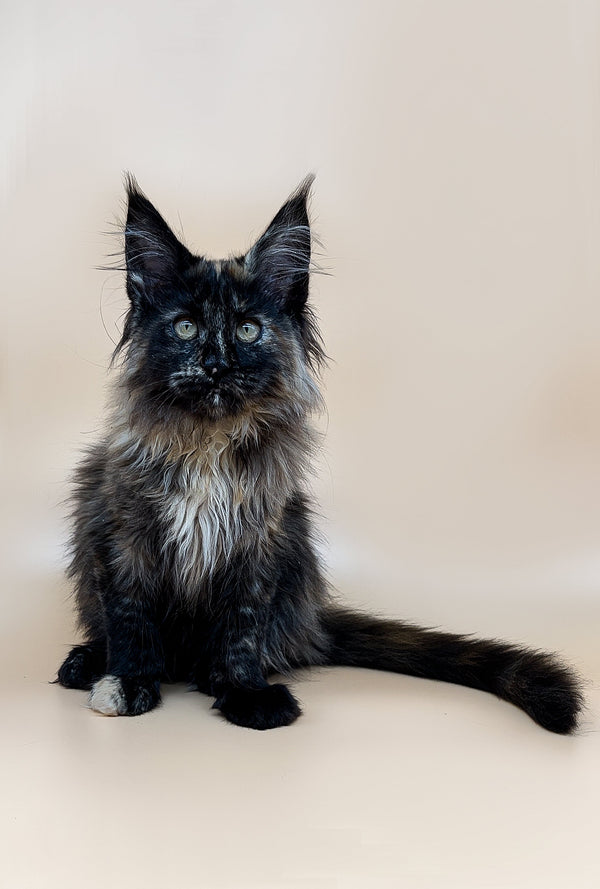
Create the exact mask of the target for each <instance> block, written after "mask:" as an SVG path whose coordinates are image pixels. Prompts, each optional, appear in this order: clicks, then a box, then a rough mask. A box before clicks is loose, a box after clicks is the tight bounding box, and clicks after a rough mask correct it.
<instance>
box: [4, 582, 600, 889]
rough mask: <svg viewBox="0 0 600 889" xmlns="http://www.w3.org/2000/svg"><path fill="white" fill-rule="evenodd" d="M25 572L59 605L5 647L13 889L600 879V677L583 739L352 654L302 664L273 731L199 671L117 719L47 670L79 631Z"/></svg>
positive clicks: (593, 882)
mask: <svg viewBox="0 0 600 889" xmlns="http://www.w3.org/2000/svg"><path fill="white" fill-rule="evenodd" d="M13 581H14V591H15V594H18V595H19V596H22V597H23V599H24V600H28V602H29V605H30V606H31V605H32V604H33V603H34V602H35V601H39V602H40V603H42V602H45V605H46V607H45V609H44V608H41V607H40V609H39V611H38V614H39V615H40V617H39V619H38V621H37V622H36V621H31V619H29V620H28V621H26V622H25V623H24V625H23V626H22V627H21V628H20V630H18V631H17V632H15V633H13V636H12V639H11V640H9V641H8V643H7V644H5V646H4V655H6V658H7V661H8V663H7V665H6V668H5V670H4V684H3V687H2V689H1V695H2V722H3V730H2V734H1V738H2V757H1V771H2V797H3V802H2V810H3V814H2V829H1V833H0V837H1V843H2V846H3V852H2V855H1V857H0V869H1V875H0V885H1V886H2V887H6V889H46V887H55V886H56V887H59V886H60V887H61V889H71V887H73V889H75V887H78V889H79V887H81V886H86V889H112V887H115V889H121V887H127V889H138V887H140V889H141V887H144V889H154V887H156V889H159V887H160V889H165V887H173V889H196V887H207V889H212V887H214V889H230V887H231V889H234V887H235V889H251V887H252V889H253V887H257V889H259V887H260V889H287V887H300V886H302V887H310V889H313V887H314V889H320V887H328V889H329V887H344V889H346V887H361V889H362V887H396V886H403V887H411V889H412V887H414V889H421V887H461V889H471V887H473V889H481V887H502V889H508V887H544V889H597V887H598V886H599V885H600V863H599V859H600V856H599V853H598V836H599V827H600V817H599V814H598V812H599V806H598V801H599V799H600V743H599V736H598V727H599V724H598V715H597V714H598V710H599V709H600V696H599V695H598V688H597V685H596V686H595V685H594V683H593V682H588V685H587V698H588V704H589V709H588V712H587V714H586V716H585V718H584V721H583V724H582V727H581V729H580V731H579V733H578V734H577V735H576V736H575V737H572V738H563V737H557V736H554V735H552V734H549V733H546V732H544V731H542V730H541V729H539V728H538V727H537V726H535V725H534V723H533V722H531V721H530V720H529V719H528V718H527V717H526V716H524V715H523V714H522V713H520V712H519V711H518V710H517V709H515V708H514V707H511V706H509V705H508V704H505V703H503V702H500V701H498V700H496V699H495V698H493V697H491V696H489V695H485V694H481V693H477V692H475V691H471V690H468V689H464V688H458V687H452V686H448V685H444V684H442V683H433V682H426V681H423V680H417V679H412V678H409V677H402V676H394V675H390V674H384V673H370V672H367V671H363V670H345V669H331V670H323V671H321V672H318V673H313V674H311V675H310V676H309V675H306V674H305V675H300V676H299V677H298V681H297V682H296V683H295V690H296V692H297V694H298V695H299V697H300V698H301V700H302V702H303V705H304V709H305V713H304V715H303V716H302V718H301V719H300V720H299V721H298V722H297V723H296V724H295V725H294V726H291V727H288V728H285V729H280V730H277V731H273V732H253V731H250V730H243V729H240V728H236V727H234V726H231V725H229V724H227V723H226V722H224V721H223V720H222V719H221V718H220V716H219V715H218V714H217V713H216V712H215V711H211V709H210V701H209V699H208V698H206V697H204V696H201V695H199V694H197V693H192V692H190V691H188V690H187V689H186V688H184V687H183V686H171V687H166V688H165V689H164V703H163V705H162V706H161V707H160V708H159V709H158V710H156V711H155V712H153V713H151V714H148V715H146V716H143V717H140V718H137V719H127V718H117V719H111V718H105V717H101V716H98V715H96V714H94V713H92V712H91V711H90V710H88V709H87V707H86V695H85V693H83V692H77V691H66V690H64V689H62V688H60V687H58V686H56V685H50V684H48V679H49V678H51V677H52V676H53V672H54V670H55V668H56V666H57V664H58V662H59V660H60V658H61V656H62V655H63V653H64V651H65V650H66V644H67V642H68V641H69V639H70V638H71V630H70V627H69V620H70V619H69V613H68V607H67V604H66V602H65V601H64V594H65V588H64V584H63V582H62V580H61V579H60V577H58V576H48V577H46V578H44V577H41V576H38V577H36V578H30V579H29V581H28V582H27V583H24V582H23V580H22V579H21V581H20V582H17V580H16V579H13ZM52 603H55V605H56V609H55V611H54V612H53V611H52V610H51V606H52ZM563 631H564V630H563ZM558 632H559V628H557V633H558ZM567 635H569V634H567ZM63 642H64V644H63ZM579 643H580V644H579V646H578V661H577V665H578V667H579V668H580V670H582V672H584V673H585V675H586V676H587V678H588V679H592V680H593V679H594V678H595V679H598V655H597V649H595V647H594V645H593V634H590V638H589V639H588V640H587V641H586V640H585V639H583V640H579ZM569 647H570V648H571V649H572V650H575V649H576V647H577V640H576V639H574V638H571V637H569Z"/></svg>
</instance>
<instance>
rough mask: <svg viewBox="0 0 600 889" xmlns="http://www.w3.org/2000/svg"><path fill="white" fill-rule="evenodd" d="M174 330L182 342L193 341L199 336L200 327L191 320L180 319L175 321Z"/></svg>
mask: <svg viewBox="0 0 600 889" xmlns="http://www.w3.org/2000/svg"><path fill="white" fill-rule="evenodd" d="M173 330H174V331H175V333H176V334H177V336H178V337H179V339H180V340H193V339H194V337H195V336H198V325H197V324H196V322H195V321H192V319H191V318H180V319H179V320H178V321H175V323H174V324H173Z"/></svg>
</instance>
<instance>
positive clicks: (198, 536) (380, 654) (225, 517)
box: [58, 179, 582, 733]
mask: <svg viewBox="0 0 600 889" xmlns="http://www.w3.org/2000/svg"><path fill="white" fill-rule="evenodd" d="M310 184H311V180H310V179H308V180H306V181H305V182H304V183H303V184H302V185H301V186H300V187H299V189H298V190H297V191H296V192H295V193H294V194H293V195H292V196H291V197H290V199H289V200H288V201H287V202H286V204H285V205H284V206H283V207H282V209H281V210H280V211H279V213H278V214H277V215H276V216H275V218H274V220H273V221H272V223H271V224H270V226H269V227H268V228H267V230H266V231H265V233H264V234H263V235H262V236H261V237H260V238H259V239H258V241H257V242H256V244H255V245H254V246H253V247H252V248H251V249H250V250H249V251H248V253H247V254H246V255H245V256H239V257H233V258H231V259H228V260H223V261H220V262H212V261H210V260H207V259H204V258H202V257H199V256H195V255H193V254H192V253H191V252H190V251H189V250H188V249H187V248H186V247H185V246H184V245H183V244H181V243H180V242H179V241H178V240H177V238H176V237H175V235H174V234H173V233H172V231H171V230H170V228H169V227H168V225H167V224H166V222H165V221H164V220H163V218H162V217H161V216H160V214H159V213H158V211H157V210H156V209H155V208H154V207H153V206H152V204H151V203H150V202H149V201H148V199H147V198H146V197H145V196H144V195H143V194H142V193H141V192H140V190H139V189H138V187H137V185H136V183H135V181H134V180H133V179H129V180H128V199H129V203H128V216H127V224H126V228H125V256H126V271H127V293H128V296H129V298H130V303H131V305H130V310H129V313H128V315H127V319H126V322H125V326H124V332H123V337H122V340H121V342H120V344H119V346H118V348H117V352H116V354H117V355H120V356H121V357H122V359H123V366H122V372H121V374H120V377H119V379H118V381H117V384H116V386H115V396H114V400H113V406H112V411H111V417H110V422H109V425H108V431H107V433H106V435H105V437H104V439H103V441H101V442H100V443H99V444H98V445H96V446H94V447H93V448H92V449H91V450H90V451H89V453H88V454H87V456H86V457H85V459H84V460H83V462H82V464H81V465H80V467H79V469H78V472H77V480H76V481H77V484H76V490H75V494H74V516H73V521H74V531H73V539H72V546H73V557H72V561H71V567H70V573H71V576H72V578H73V579H74V582H75V589H76V599H77V605H78V611H79V618H80V623H81V626H82V629H83V631H84V634H85V639H86V641H85V643H84V644H82V645H78V646H76V647H75V648H74V649H73V650H72V651H71V653H70V654H69V655H68V657H67V659H66V660H65V662H64V663H63V665H62V666H61V668H60V670H59V672H58V681H59V682H60V683H61V684H62V685H64V686H65V687H68V688H83V689H88V690H91V696H90V702H91V706H92V707H94V708H95V709H98V710H100V711H101V712H104V713H113V714H117V713H118V714H127V715H138V714H140V713H143V712H145V711H147V710H150V709H152V708H153V707H155V706H156V704H157V703H158V702H159V700H160V682H161V681H180V680H186V681H190V682H193V683H195V685H196V686H197V688H198V689H199V690H200V691H202V692H205V693H207V694H210V695H212V696H213V697H214V698H215V699H216V700H215V703H214V706H215V707H216V708H217V709H219V710H220V711H221V713H222V714H223V715H224V716H225V717H226V718H227V719H229V720H230V721H231V722H233V723H235V724H237V725H242V726H248V727H250V728H255V729H268V728H275V727H277V726H282V725H288V724H290V723H291V722H293V721H294V720H295V719H296V718H297V717H298V716H299V715H300V712H301V711H300V707H299V705H298V702H297V701H296V700H295V698H294V697H293V696H292V694H291V693H290V691H289V690H288V689H287V687H286V686H285V685H282V684H276V685H269V683H268V677H269V676H270V675H271V674H273V673H284V674H285V673H289V672H290V671H291V670H293V669H294V668H297V667H302V666H312V665H324V664H331V665H335V664H340V665H348V666H360V667H370V668H373V669H380V670H391V671H394V672H399V673H409V674H411V675H415V676H424V677H428V678H431V679H439V680H443V681H447V682H455V683H459V684H462V685H467V686H470V687H472V688H477V689H482V690H484V691H488V692H492V693H493V694H496V695H498V696H499V697H501V698H503V699H505V700H507V701H511V702H512V703H514V704H516V705H517V706H519V707H521V708H522V709H523V710H525V711H526V712H527V713H528V714H529V715H530V716H531V717H532V718H533V719H534V720H536V722H538V723H539V724H540V725H542V726H543V727H545V728H547V729H550V730H551V731H555V732H561V733H566V732H571V731H572V730H573V729H574V727H575V725H576V721H577V714H578V712H579V710H580V707H581V704H582V698H581V694H580V691H579V686H578V682H577V679H576V678H575V676H574V674H573V673H571V672H570V671H569V670H568V669H567V668H566V667H564V666H563V665H562V664H561V663H560V662H559V661H558V660H557V659H556V658H555V657H554V656H553V655H551V654H546V653H539V652H534V651H530V650H528V649H526V648H522V647H519V646H515V645H509V644H506V643H503V642H496V641H484V640H477V639H471V638H470V637H465V636H458V635H452V634H450V633H441V632H434V631H430V630H424V629H421V628H419V627H414V626H411V625H409V624H403V623H401V622H398V621H392V620H382V619H378V618H375V617H370V616H366V615H362V614H359V613H356V612H351V611H348V610H344V609H342V608H340V607H339V606H338V605H337V604H336V603H335V602H334V601H333V600H332V598H331V595H330V592H329V589H328V586H327V583H326V581H325V579H324V576H323V573H322V569H321V566H320V564H319V560H318V558H317V555H316V549H315V546H314V544H313V541H312V531H311V528H312V525H311V514H310V507H309V503H308V501H307V498H306V494H305V493H304V479H305V476H306V473H307V470H308V464H309V460H310V455H311V450H312V441H313V439H312V434H311V428H310V424H309V419H310V414H311V412H312V411H313V410H314V409H315V408H316V407H318V405H319V393H318V388H317V385H316V379H315V375H316V372H317V371H318V369H319V366H320V365H321V363H322V361H323V358H324V355H323V350H322V346H321V341H320V338H319V333H318V330H317V327H316V324H315V319H314V315H313V314H312V311H311V310H310V307H309V306H308V304H307V299H308V283H309V271H310V262H311V235H310V227H309V219H308V213H307V199H308V195H309V189H310ZM182 319H184V325H185V329H186V330H191V331H192V334H191V335H190V336H189V337H187V338H182V336H181V335H180V333H178V329H179V328H178V324H179V323H180V322H181V320H182ZM242 322H243V323H244V324H246V328H243V329H242V330H241V328H240V326H239V325H240V324H241V323H242ZM248 325H249V326H248ZM240 330H241V333H240ZM247 330H250V332H251V334H252V335H254V333H256V330H258V331H259V333H258V336H257V338H256V339H255V340H253V341H251V342H249V341H246V340H244V339H243V337H242V334H243V333H244V331H246V333H247ZM253 331H254V333H253ZM186 336H187V335H186Z"/></svg>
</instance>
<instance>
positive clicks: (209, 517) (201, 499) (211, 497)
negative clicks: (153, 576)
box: [164, 433, 254, 596]
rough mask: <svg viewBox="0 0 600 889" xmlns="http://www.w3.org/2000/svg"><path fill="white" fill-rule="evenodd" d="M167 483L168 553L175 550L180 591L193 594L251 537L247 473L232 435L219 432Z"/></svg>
mask: <svg viewBox="0 0 600 889" xmlns="http://www.w3.org/2000/svg"><path fill="white" fill-rule="evenodd" d="M169 481H170V483H169V486H168V493H167V496H166V498H165V502H164V507H165V509H166V520H167V527H168V533H167V539H166V541H165V550H166V551H169V552H170V553H173V551H174V552H175V564H174V566H173V567H174V569H175V572H176V574H177V578H178V581H179V586H180V588H181V589H182V591H184V593H185V594H186V595H191V596H195V595H197V590H198V587H199V585H200V584H201V583H202V581H203V580H204V579H205V578H206V577H208V576H209V575H210V574H211V573H212V572H213V571H214V569H215V568H216V567H217V565H218V564H219V563H220V562H222V561H223V560H224V559H227V558H228V557H229V556H230V555H231V553H232V551H233V550H234V548H235V546H236V544H237V543H239V542H240V539H241V538H242V536H243V535H244V534H245V533H246V534H247V528H246V527H245V525H246V524H247V521H246V519H247V513H248V508H249V507H250V506H251V503H250V498H249V490H248V472H247V469H246V468H245V467H240V465H239V463H238V462H237V461H236V460H235V459H234V455H233V454H232V452H231V446H230V442H229V439H228V437H227V436H226V435H225V434H223V433H215V434H213V435H212V436H211V437H210V438H209V439H208V440H207V441H206V442H205V443H204V446H203V447H202V449H201V450H200V451H199V452H196V453H194V454H192V455H189V457H187V458H186V459H185V460H184V461H183V462H182V463H181V464H180V465H179V466H178V468H177V471H176V472H173V474H172V475H171V477H170V480H169ZM252 505H254V504H252ZM251 511H254V510H251Z"/></svg>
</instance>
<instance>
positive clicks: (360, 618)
mask: <svg viewBox="0 0 600 889" xmlns="http://www.w3.org/2000/svg"><path fill="white" fill-rule="evenodd" d="M323 627H324V629H325V632H326V634H327V637H328V641H329V649H328V653H327V661H326V662H327V663H328V664H331V665H340V666H347V667H366V668H369V669H372V670H389V671H390V672H393V673H407V674H409V675H410V676H421V677H423V678H426V679H438V680H441V681H442V682H453V683H456V684H457V685H466V686H468V687H469V688H477V689H481V690H482V691H488V692H491V693H492V694H495V695H497V696H498V697H499V698H502V699H503V700H505V701H510V702H511V703H512V704H516V706H517V707H520V708H521V709H522V710H524V711H525V712H526V713H528V714H529V716H531V718H532V719H534V720H535V721H536V722H537V723H539V724H540V725H541V726H543V728H546V729H549V731H551V732H558V733H559V734H569V733H570V732H572V731H574V729H575V728H576V725H577V717H578V714H579V712H580V710H581V708H582V706H583V695H582V693H581V687H580V682H579V679H578V678H577V676H576V674H575V673H574V672H573V671H572V670H570V669H569V668H568V667H566V666H564V665H563V664H562V663H561V662H560V661H559V660H558V658H557V657H556V656H555V655H553V654H549V653H546V652H541V651H533V650H531V649H528V648H523V647H521V646H519V645H511V644H509V643H506V642H499V641H496V640H491V639H490V640H487V639H473V638H471V637H470V636H460V635H455V634H453V633H443V632H438V631H437V630H428V629H423V628H422V627H417V626H414V625H412V624H408V623H403V622H400V621H395V620H385V619H382V618H378V617H371V616H369V615H366V614H361V613H360V612H355V611H350V610H346V609H344V608H338V607H331V608H328V609H327V610H326V612H325V613H324V615H323Z"/></svg>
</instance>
